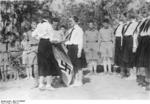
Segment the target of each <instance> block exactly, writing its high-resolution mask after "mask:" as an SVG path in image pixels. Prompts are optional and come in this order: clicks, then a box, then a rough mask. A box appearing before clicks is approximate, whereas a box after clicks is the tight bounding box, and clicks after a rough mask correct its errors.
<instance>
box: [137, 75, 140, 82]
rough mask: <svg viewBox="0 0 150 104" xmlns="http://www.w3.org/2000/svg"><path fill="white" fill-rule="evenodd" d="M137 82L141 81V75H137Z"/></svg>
mask: <svg viewBox="0 0 150 104" xmlns="http://www.w3.org/2000/svg"><path fill="white" fill-rule="evenodd" d="M136 82H137V83H139V82H140V76H139V75H137V76H136Z"/></svg>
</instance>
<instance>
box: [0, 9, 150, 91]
mask: <svg viewBox="0 0 150 104" xmlns="http://www.w3.org/2000/svg"><path fill="white" fill-rule="evenodd" d="M58 23H59V19H58V18H52V15H50V14H49V12H46V11H45V12H42V13H39V16H38V20H37V21H34V20H33V21H32V23H31V27H26V28H25V29H24V33H23V39H22V41H21V43H20V48H17V49H21V50H22V65H23V67H24V68H25V69H26V75H27V79H30V78H31V79H35V84H34V86H33V87H34V88H36V87H38V88H39V89H40V90H45V89H47V90H54V87H53V86H52V83H53V79H54V78H55V77H57V76H61V70H60V66H59V65H58V61H57V59H56V57H55V55H56V53H54V46H57V47H59V49H60V50H61V51H62V52H63V53H64V54H66V55H67V56H68V57H69V60H70V61H71V64H72V66H73V74H72V79H71V80H72V81H71V83H70V86H72V87H74V86H82V84H83V83H82V79H83V69H84V68H86V69H88V70H90V71H91V72H92V73H97V66H98V65H99V64H101V65H102V66H103V70H104V73H105V74H107V73H109V74H112V66H114V67H115V68H117V69H119V68H120V71H121V72H120V75H121V77H122V78H128V79H133V76H134V78H135V76H136V78H137V82H138V84H139V85H141V86H143V87H146V90H150V70H149V62H150V61H149V59H150V55H149V51H150V48H149V44H150V43H149V26H150V25H149V24H150V19H149V18H147V19H144V20H141V21H136V20H135V18H131V19H130V21H129V22H126V21H124V20H120V22H119V25H118V26H117V27H116V28H115V29H113V28H112V27H111V25H110V23H109V20H108V19H105V20H104V21H103V27H102V28H100V30H97V27H95V24H94V21H89V23H88V26H89V29H88V30H86V31H85V32H84V31H83V29H82V28H81V27H80V26H79V24H78V23H79V19H78V17H76V16H73V17H71V18H69V29H67V28H66V26H65V25H60V26H59V27H58ZM12 40H13V39H12ZM15 43H17V42H15ZM62 44H63V45H62ZM3 45H4V44H2V45H1V46H0V48H2V46H3ZM16 46H17V44H16ZM4 47H5V46H4ZM17 47H18V46H17ZM11 52H12V51H11ZM4 53H5V52H0V55H1V57H0V58H1V60H0V61H1V73H3V74H2V77H4V76H6V73H4V72H5V71H4V69H7V68H6V66H7V65H5V62H6V60H5V59H6V58H4V57H5V55H4ZM32 69H33V70H32ZM133 71H136V73H133ZM33 75H34V78H33ZM59 78H61V77H59Z"/></svg>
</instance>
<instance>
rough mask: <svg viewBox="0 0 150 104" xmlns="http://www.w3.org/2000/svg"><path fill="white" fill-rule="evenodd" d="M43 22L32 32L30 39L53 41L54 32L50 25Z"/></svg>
mask: <svg viewBox="0 0 150 104" xmlns="http://www.w3.org/2000/svg"><path fill="white" fill-rule="evenodd" d="M44 21H45V22H43V23H39V24H38V25H37V27H36V29H35V30H34V31H33V32H32V37H35V38H37V39H41V38H44V39H50V40H53V35H54V30H53V28H52V25H51V24H50V23H49V22H48V21H47V20H44Z"/></svg>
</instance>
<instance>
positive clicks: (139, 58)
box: [136, 19, 150, 91]
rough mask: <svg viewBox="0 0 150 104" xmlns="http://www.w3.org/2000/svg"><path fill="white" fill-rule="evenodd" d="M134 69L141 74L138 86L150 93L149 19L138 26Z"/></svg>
mask: <svg viewBox="0 0 150 104" xmlns="http://www.w3.org/2000/svg"><path fill="white" fill-rule="evenodd" d="M136 67H138V68H140V69H139V70H140V71H142V72H143V74H142V73H140V76H139V81H140V82H139V84H140V85H142V86H146V90H148V91H150V69H149V67H150V19H146V20H145V21H144V22H143V23H142V25H141V26H140V33H139V39H138V48H137V52H136ZM145 75H146V78H145Z"/></svg>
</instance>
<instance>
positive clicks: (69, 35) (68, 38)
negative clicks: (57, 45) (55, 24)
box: [66, 28, 74, 40]
mask: <svg viewBox="0 0 150 104" xmlns="http://www.w3.org/2000/svg"><path fill="white" fill-rule="evenodd" d="M73 31H74V28H73V29H72V30H71V32H70V33H69V34H68V36H66V40H70V39H71V36H72V32H73Z"/></svg>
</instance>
